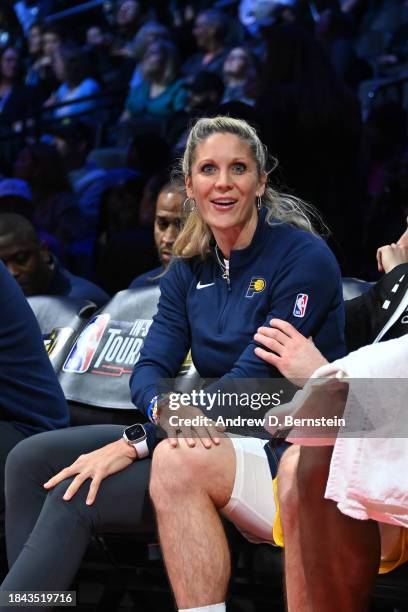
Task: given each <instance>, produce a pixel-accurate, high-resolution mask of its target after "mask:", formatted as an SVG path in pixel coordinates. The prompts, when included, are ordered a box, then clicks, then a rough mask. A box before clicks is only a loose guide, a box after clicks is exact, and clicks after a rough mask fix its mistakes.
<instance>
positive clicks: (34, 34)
mask: <svg viewBox="0 0 408 612" xmlns="http://www.w3.org/2000/svg"><path fill="white" fill-rule="evenodd" d="M39 34H40V35H41V48H40V49H38V38H39ZM28 40H29V53H30V56H31V57H30V61H31V64H30V66H29V68H28V71H27V76H26V83H27V85H31V86H34V87H37V89H38V91H39V95H40V97H41V100H42V101H43V102H44V101H45V100H47V98H49V96H50V95H51V93H52V92H53V91H55V89H56V88H57V87H58V80H57V77H56V76H55V73H54V69H53V67H52V60H53V57H54V53H55V51H56V50H57V48H58V47H59V45H60V44H61V42H62V40H63V34H62V31H61V30H60V29H59V28H57V27H56V26H46V27H44V28H41V26H40V25H39V24H37V23H34V24H33V25H32V26H31V28H30V30H29V39H28Z"/></svg>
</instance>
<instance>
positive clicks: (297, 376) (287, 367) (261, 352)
mask: <svg viewBox="0 0 408 612" xmlns="http://www.w3.org/2000/svg"><path fill="white" fill-rule="evenodd" d="M254 339H255V341H256V342H258V343H259V344H262V346H263V347H265V348H261V347H258V346H257V347H256V348H255V353H256V355H258V357H260V358H261V359H263V360H264V361H266V362H267V363H269V364H270V365H272V366H274V367H275V368H277V369H278V370H279V372H280V373H281V374H283V376H285V378H287V379H288V380H290V381H291V382H292V383H294V384H295V385H297V386H299V387H303V385H304V384H305V382H306V381H307V380H308V379H309V378H310V376H311V375H312V374H313V372H314V371H315V370H317V368H319V367H320V366H322V365H325V364H326V363H328V361H327V360H326V359H325V358H324V357H323V355H322V354H321V352H320V351H319V350H318V349H317V348H316V346H315V345H314V343H313V340H312V339H311V338H305V337H304V336H303V335H302V334H301V333H299V332H298V331H297V330H296V329H295V328H294V327H293V325H291V324H290V323H288V322H287V321H282V320H281V319H272V320H271V322H270V327H259V328H258V331H257V333H256V334H255V336H254ZM270 351H272V352H270Z"/></svg>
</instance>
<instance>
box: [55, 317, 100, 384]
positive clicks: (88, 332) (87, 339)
mask: <svg viewBox="0 0 408 612" xmlns="http://www.w3.org/2000/svg"><path fill="white" fill-rule="evenodd" d="M109 319H110V315H108V314H107V313H105V314H101V315H97V316H96V317H94V318H93V319H91V321H90V322H89V323H88V325H87V326H86V327H85V329H84V330H83V331H82V332H81V333H80V335H79V337H78V339H77V341H76V342H75V344H74V346H73V347H72V349H71V350H70V352H69V355H68V357H67V359H66V361H65V363H64V366H63V368H62V369H63V371H64V372H72V373H75V374H83V373H84V372H86V371H87V370H88V368H89V366H90V365H91V361H92V359H93V357H94V356H95V353H96V350H97V348H98V346H99V343H100V341H101V338H102V336H103V332H104V331H105V329H106V326H107V324H108V321H109Z"/></svg>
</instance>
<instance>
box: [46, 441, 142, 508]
mask: <svg viewBox="0 0 408 612" xmlns="http://www.w3.org/2000/svg"><path fill="white" fill-rule="evenodd" d="M135 459H137V453H136V449H135V448H134V447H132V446H131V445H130V444H127V442H126V441H125V440H123V439H120V440H117V441H116V442H112V443H111V444H107V445H106V446H103V447H102V448H98V449H97V450H95V451H92V452H91V453H87V454H86V455H80V456H79V457H78V459H77V460H76V461H74V463H73V464H72V465H70V466H69V467H66V468H64V469H63V470H61V471H60V472H58V474H56V475H55V476H53V477H52V478H50V480H48V482H46V483H44V485H43V486H44V488H45V489H52V488H53V487H55V485H57V484H58V483H60V482H62V481H63V480H66V479H67V478H71V477H72V476H75V478H74V480H73V481H72V482H71V484H70V485H69V487H68V488H67V490H66V491H65V494H64V497H63V499H64V500H65V501H69V500H70V499H72V497H73V496H74V495H75V494H76V493H77V491H78V490H79V488H80V487H81V486H82V485H83V483H84V482H85V480H88V479H91V484H90V487H89V492H88V496H87V498H86V504H87V505H88V506H90V505H91V504H93V503H94V501H95V498H96V494H97V492H98V489H99V486H100V484H101V482H102V480H103V479H104V478H106V477H107V476H110V475H111V474H116V472H120V471H121V470H124V469H125V468H127V467H128V466H129V465H130V464H131V463H133V461H134V460H135Z"/></svg>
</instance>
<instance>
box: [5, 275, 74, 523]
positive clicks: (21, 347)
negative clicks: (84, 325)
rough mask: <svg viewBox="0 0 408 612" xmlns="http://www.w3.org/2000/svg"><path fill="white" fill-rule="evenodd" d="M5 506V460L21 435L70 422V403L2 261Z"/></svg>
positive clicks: (18, 289) (21, 297)
mask: <svg viewBox="0 0 408 612" xmlns="http://www.w3.org/2000/svg"><path fill="white" fill-rule="evenodd" d="M0 312H1V315H0V394H1V417H0V512H3V511H4V466H5V463H6V459H7V455H8V454H9V452H10V451H11V449H12V448H13V447H14V446H15V445H16V444H17V443H18V442H20V441H21V440H23V439H24V438H27V437H29V436H32V435H33V434H36V433H38V432H40V431H47V430H52V429H59V428H61V427H67V425H68V422H69V417H68V406H67V404H66V401H65V398H64V395H63V393H62V390H61V387H60V386H59V383H58V380H57V377H56V376H55V373H54V371H53V369H52V366H51V363H50V361H49V359H48V356H47V354H46V352H45V349H44V344H43V340H42V337H41V332H40V330H39V327H38V324H37V321H36V320H35V317H34V314H33V312H32V310H31V308H30V307H29V305H28V304H27V302H26V300H25V299H24V296H23V293H22V291H21V289H20V288H19V287H18V285H17V283H16V282H15V281H14V280H13V278H12V277H11V276H10V274H9V273H8V272H7V270H6V268H5V267H4V265H3V264H2V263H0Z"/></svg>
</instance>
